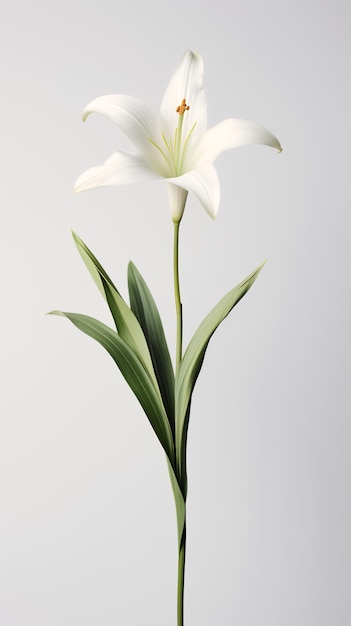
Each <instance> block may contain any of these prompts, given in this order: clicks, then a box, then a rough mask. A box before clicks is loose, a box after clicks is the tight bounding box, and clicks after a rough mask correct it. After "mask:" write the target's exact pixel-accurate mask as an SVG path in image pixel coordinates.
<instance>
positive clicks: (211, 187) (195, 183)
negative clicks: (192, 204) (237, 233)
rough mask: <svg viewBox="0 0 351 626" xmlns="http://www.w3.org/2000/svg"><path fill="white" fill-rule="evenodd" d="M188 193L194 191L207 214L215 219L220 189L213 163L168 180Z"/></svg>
mask: <svg viewBox="0 0 351 626" xmlns="http://www.w3.org/2000/svg"><path fill="white" fill-rule="evenodd" d="M167 182H168V183H173V184H174V185H178V187H182V188H183V189H186V190H187V191H192V192H193V193H194V194H195V196H196V197H197V198H198V200H200V202H201V204H202V205H203V207H204V208H205V209H206V211H207V213H208V214H209V215H210V216H211V217H213V218H215V217H216V215H217V212H218V208H219V199H220V187H219V180H218V176H217V172H216V169H215V167H214V165H213V164H212V163H209V162H205V163H202V164H201V165H200V166H199V167H197V168H196V169H194V170H192V171H191V172H187V173H186V174H183V175H182V176H177V177H176V178H168V179H167Z"/></svg>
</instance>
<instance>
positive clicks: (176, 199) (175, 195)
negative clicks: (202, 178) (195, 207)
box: [167, 183, 188, 224]
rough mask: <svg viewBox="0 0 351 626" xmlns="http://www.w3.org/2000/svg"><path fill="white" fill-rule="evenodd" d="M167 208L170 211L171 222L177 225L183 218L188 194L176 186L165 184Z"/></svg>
mask: <svg viewBox="0 0 351 626" xmlns="http://www.w3.org/2000/svg"><path fill="white" fill-rule="evenodd" d="M167 191H168V199H169V207H170V209H171V216H172V220H173V222H174V223H175V224H178V223H179V222H180V220H181V219H182V217H183V213H184V208H185V203H186V199H187V197H188V192H187V190H186V189H183V188H182V187H178V185H173V184H172V183H168V184H167Z"/></svg>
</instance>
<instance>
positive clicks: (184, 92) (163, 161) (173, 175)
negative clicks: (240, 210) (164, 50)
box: [74, 50, 282, 223]
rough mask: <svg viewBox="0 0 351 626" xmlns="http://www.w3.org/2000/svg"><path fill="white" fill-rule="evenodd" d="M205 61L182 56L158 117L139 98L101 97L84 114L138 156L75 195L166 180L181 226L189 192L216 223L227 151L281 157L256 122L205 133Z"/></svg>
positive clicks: (97, 170)
mask: <svg viewBox="0 0 351 626" xmlns="http://www.w3.org/2000/svg"><path fill="white" fill-rule="evenodd" d="M202 79H203V61H202V58H201V56H200V55H199V54H195V53H194V52H191V51H190V50H188V51H186V52H185V54H184V55H183V57H182V59H181V61H180V63H179V65H178V67H177V69H176V71H175V73H174V75H173V77H172V79H171V81H170V83H169V85H168V88H167V90H166V93H165V95H164V97H163V100H162V103H161V109H160V112H159V113H157V112H154V111H153V110H152V109H151V108H149V106H148V105H147V104H145V103H144V102H143V101H142V100H139V99H138V98H134V97H131V96H125V95H111V96H102V97H100V98H96V99H95V100H93V101H92V102H91V103H90V104H88V106H87V107H86V108H85V109H84V111H83V114H82V118H83V120H85V119H86V118H87V117H88V115H89V114H90V113H93V112H95V113H102V114H103V115H106V116H107V117H109V118H110V119H111V120H112V121H113V122H115V123H116V124H117V126H119V128H121V130H123V131H124V133H125V134H126V135H127V136H128V137H129V139H130V140H131V141H132V143H133V144H134V146H135V147H136V148H137V150H138V153H136V154H126V153H124V152H114V153H113V154H112V156H110V158H109V159H107V161H106V162H105V163H104V165H101V166H97V167H93V168H91V169H89V170H87V171H86V172H84V173H83V174H81V176H79V178H78V180H77V181H76V183H75V187H74V190H75V192H80V191H87V190H90V189H97V188H99V187H105V186H109V185H123V184H129V183H136V182H139V181H141V180H147V179H152V178H164V179H166V181H167V187H168V191H169V199H170V208H171V215H172V219H173V222H174V223H179V222H180V220H181V218H182V215H183V211H184V207H185V203H186V199H187V194H188V192H189V191H191V192H193V193H194V194H195V196H196V197H197V198H198V200H199V201H200V202H201V204H202V205H203V207H204V208H205V209H206V211H207V212H208V213H209V215H210V216H211V217H213V218H215V217H216V214H217V211H218V207H219V198H220V186H219V180H218V175H217V172H216V169H215V167H214V165H213V161H214V160H215V159H216V157H217V156H218V155H219V154H220V153H221V152H223V151H224V150H228V149H229V148H237V147H239V146H246V145H249V144H264V145H267V146H271V147H273V148H276V149H277V150H279V151H281V149H282V148H281V146H280V143H279V141H278V139H277V138H276V137H275V136H274V135H272V133H271V132H270V131H268V130H267V129H265V128H263V127H262V126H260V125H259V124H256V123H255V122H250V121H248V120H242V119H227V120H224V121H223V122H220V123H219V124H217V125H215V126H213V127H212V128H210V129H207V110H206V98H205V92H204V90H203V87H202Z"/></svg>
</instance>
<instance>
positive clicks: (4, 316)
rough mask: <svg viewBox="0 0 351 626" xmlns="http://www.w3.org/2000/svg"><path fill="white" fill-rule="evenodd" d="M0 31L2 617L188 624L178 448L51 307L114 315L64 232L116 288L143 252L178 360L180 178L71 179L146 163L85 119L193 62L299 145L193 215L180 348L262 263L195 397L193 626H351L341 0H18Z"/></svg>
mask: <svg viewBox="0 0 351 626" xmlns="http://www.w3.org/2000/svg"><path fill="white" fill-rule="evenodd" d="M0 28H1V37H0V46H1V49H2V50H1V55H0V63H1V85H0V90H1V118H0V124H1V133H0V136H1V150H0V158H1V173H2V176H1V179H2V182H1V187H0V194H1V230H0V240H1V241H0V254H1V267H2V271H1V302H2V304H1V320H2V323H1V331H0V332H1V357H2V358H1V386H2V392H1V397H0V406H1V439H0V464H1V475H0V494H1V495H0V507H1V516H0V524H1V529H0V545H1V547H0V554H1V558H0V623H1V625H3V626H32V625H33V626H77V625H78V624H84V626H93V625H94V626H96V625H98V624H99V625H102V624H103V625H104V626H112V625H115V624H123V626H135V625H137V624H138V625H139V624H149V625H150V626H151V625H152V626H174V625H175V605H176V599H175V585H176V524H175V514H174V506H173V502H172V494H171V489H170V486H169V484H168V475H167V470H166V464H165V461H164V458H163V454H162V451H161V448H160V446H159V445H158V443H157V441H156V439H155V437H154V435H153V432H152V430H151V428H150V426H149V424H148V422H147V420H146V418H145V416H144V414H143V413H142V410H141V408H140V407H139V405H138V404H137V402H136V401H135V399H134V397H133V396H132V394H131V392H130V391H129V389H128V387H127V385H126V384H125V382H124V381H123V379H122V377H121V376H120V374H119V372H118V371H117V370H116V369H115V367H114V365H113V362H112V361H111V359H110V358H109V357H108V355H107V354H106V353H104V351H103V350H102V349H101V348H100V347H99V346H98V345H97V344H95V343H94V342H93V341H91V340H89V339H88V338H87V337H85V336H83V335H81V334H80V333H79V332H78V331H77V330H75V329H74V328H73V326H71V325H70V324H69V322H68V321H66V320H63V319H59V318H52V317H45V312H47V311H49V310H51V309H54V308H61V309H63V310H71V311H77V312H83V313H87V314H90V315H93V316H96V317H99V318H100V319H102V320H104V321H105V322H106V323H109V322H110V320H109V316H108V313H107V311H106V308H105V305H104V302H103V301H102V299H100V296H99V293H98V291H97V290H96V288H95V286H94V284H93V282H92V281H91V278H90V276H89V275H88V273H87V271H86V269H85V267H84V265H83V264H82V262H81V260H80V258H79V256H78V254H77V252H76V250H75V247H74V245H73V241H72V239H71V235H70V228H73V229H74V230H76V231H77V232H78V234H79V235H80V236H81V237H82V238H83V239H84V240H85V241H86V242H87V244H88V245H89V246H90V247H91V248H92V249H93V251H94V252H95V254H96V255H97V256H98V258H99V259H100V261H101V262H102V263H103V265H104V266H105V267H106V269H107V270H108V272H109V273H111V274H112V276H113V278H114V279H115V281H116V283H117V285H118V286H119V288H120V290H121V291H122V293H123V294H126V269H127V263H128V261H129V259H133V261H134V262H135V263H136V265H137V266H138V267H139V268H140V270H141V271H142V273H143V275H144V276H145V278H146V279H147V281H148V283H149V284H150V287H151V289H152V291H153V293H154V296H155V298H156V300H157V302H158V304H159V308H160V310H161V313H162V317H163V319H164V321H165V328H166V332H167V336H168V338H169V341H170V342H171V344H172V345H174V322H175V320H174V311H173V293H172V261H171V246H172V223H171V220H170V217H169V210H168V206H167V194H166V189H165V185H164V184H163V183H162V182H161V183H159V182H150V183H145V184H141V185H139V186H129V187H120V188H111V189H106V190H101V191H98V192H91V193H87V194H81V195H80V196H77V197H75V196H73V194H72V186H73V182H74V180H75V179H76V177H77V176H78V175H79V174H80V173H81V172H82V171H83V170H84V169H86V168H88V167H90V166H92V165H97V164H99V163H101V162H103V160H104V159H105V158H106V157H107V156H109V155H110V154H111V153H112V152H113V151H114V150H115V149H118V148H120V149H128V148H129V143H128V141H127V139H126V138H125V137H123V136H122V134H121V133H120V131H119V130H118V129H117V128H115V127H114V126H113V125H112V123H111V122H109V121H108V120H105V119H103V118H102V117H99V116H95V117H91V118H90V119H89V120H88V121H87V122H86V124H82V123H81V121H80V112H81V110H82V109H83V107H84V106H85V105H86V104H87V103H88V102H89V101H90V100H91V99H93V98H95V97H97V96H100V95H104V94H108V93H126V94H130V95H135V96H139V97H141V98H143V99H144V100H146V101H148V102H150V103H152V104H153V105H154V106H155V107H158V106H159V103H160V100H161V97H162V94H163V91H164V89H165V87H166V85H167V83H168V80H169V78H170V76H171V73H172V72H173V70H174V68H175V66H176V65H177V63H178V60H179V58H180V56H181V55H182V53H183V51H184V50H185V49H186V48H191V49H194V50H198V51H199V52H201V54H202V55H203V58H204V63H205V88H206V93H207V98H208V109H209V124H210V125H212V124H214V123H217V122H218V121H221V120H222V119H224V118H226V117H230V116H234V117H245V118H248V119H253V120H255V121H257V122H260V123H262V124H263V125H265V126H267V127H268V128H269V129H270V130H272V131H273V132H274V133H275V134H276V135H277V136H278V137H279V139H280V140H281V143H282V145H283V147H284V152H283V153H282V154H281V155H277V154H276V153H275V152H274V151H273V150H269V149H268V148H264V147H250V148H242V149H240V150H236V151H231V152H227V153H225V154H223V155H222V156H221V157H220V158H219V159H218V162H217V165H218V171H219V176H220V180H221V188H222V201H221V208H220V212H219V214H218V218H217V220H216V221H215V222H212V221H211V220H210V218H209V217H208V216H207V215H206V214H205V212H204V211H203V209H202V207H201V206H200V205H199V204H198V203H197V202H196V200H195V199H194V198H190V199H189V202H188V205H187V208H186V213H185V216H184V219H183V222H182V227H181V281H182V297H183V303H184V315H185V339H186V341H187V340H188V339H189V338H190V336H191V335H192V333H193V332H194V330H195V328H196V327H197V326H198V324H199V323H200V321H201V319H202V318H203V317H204V315H205V314H206V313H207V312H208V310H209V309H210V308H211V307H212V306H213V305H214V304H215V303H216V302H217V300H218V299H219V298H220V297H221V296H222V295H223V294H224V293H225V292H226V291H227V290H229V289H230V288H231V287H232V286H233V285H234V284H236V283H237V282H239V281H240V280H241V279H242V278H243V277H244V276H245V275H247V274H248V273H249V272H250V271H251V270H252V269H253V268H254V267H256V266H257V265H258V264H259V263H260V262H261V261H262V260H263V259H264V258H266V257H268V259H269V262H268V264H267V265H266V267H265V269H264V271H263V272H262V274H261V275H260V277H259V280H258V281H257V283H256V284H255V286H254V288H253V289H252V290H251V291H250V293H249V294H248V295H247V296H246V298H245V299H244V300H243V301H242V302H241V303H240V305H239V306H238V308H237V309H236V310H235V311H234V312H233V313H232V315H231V316H230V317H229V318H228V320H226V321H225V323H224V324H223V326H222V327H221V329H220V330H219V331H218V333H217V335H216V336H215V337H214V339H213V341H212V343H211V344H210V348H209V350H208V353H207V358H206V362H205V365H204V368H203V372H202V374H201V378H200V379H199V381H198V385H197V388H196V394H195V396H194V402H193V412H192V419H191V424H190V434H189V481H190V485H189V504H188V509H189V512H188V562H187V573H186V624H187V626H214V625H223V626H226V625H228V626H231V625H238V626H239V625H240V626H311V625H313V626H349V624H350V623H351V606H350V563H351V558H350V557H351V555H350V548H351V546H350V530H349V529H350V528H351V524H350V522H351V519H350V517H351V515H350V513H351V510H350V488H349V479H350V421H349V414H350V412H349V405H350V403H349V389H348V381H349V371H350V363H349V361H350V357H349V354H350V335H349V319H350V299H349V271H348V269H349V261H350V259H349V247H350V221H349V210H350V202H349V176H350V174H349V170H350V104H351V103H350V93H349V81H350V8H349V3H348V2H346V1H345V2H342V1H340V0H339V1H335V0H333V2H331V1H318V2H317V1H313V0H307V1H306V0H304V1H303V2H302V1H301V0H299V1H295V2H292V1H291V2H287V1H284V0H280V1H273V0H271V1H268V2H262V1H260V0H255V1H246V2H243V1H238V2H235V1H234V2H227V3H226V2H209V0H206V2H200V1H198V0H188V1H187V2H183V3H175V2H173V3H170V2H167V1H166V2H164V1H163V2H161V1H159V2H157V1H155V0H149V1H148V2H141V0H139V1H133V0H131V1H128V2H123V3H122V2H118V0H115V1H114V2H112V1H110V2H109V1H107V0H101V1H100V2H99V3H96V2H90V1H89V0H87V1H86V2H82V1H81V0H78V1H76V2H74V3H71V2H67V1H62V2H55V3H54V2H39V1H37V2H36V1H35V0H34V1H33V2H24V1H22V2H16V0H15V1H13V2H11V3H9V2H5V3H3V9H2V23H1V27H0Z"/></svg>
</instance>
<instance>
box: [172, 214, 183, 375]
mask: <svg viewBox="0 0 351 626" xmlns="http://www.w3.org/2000/svg"><path fill="white" fill-rule="evenodd" d="M178 250H179V223H178V224H174V247H173V278H174V298H175V307H176V316H177V338H176V363H175V365H176V374H178V369H179V364H180V361H181V359H182V335H183V319H182V303H181V300H180V288H179V256H178Z"/></svg>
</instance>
